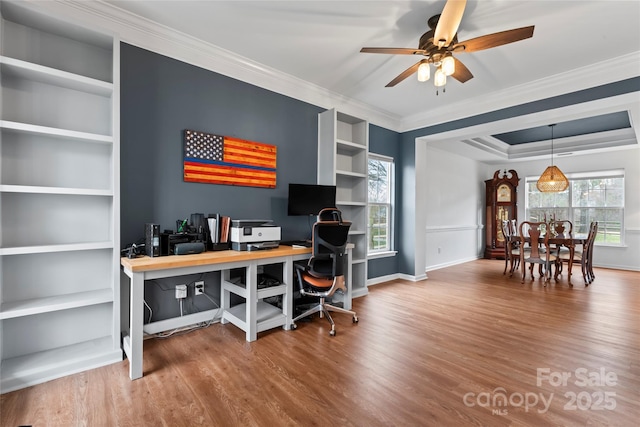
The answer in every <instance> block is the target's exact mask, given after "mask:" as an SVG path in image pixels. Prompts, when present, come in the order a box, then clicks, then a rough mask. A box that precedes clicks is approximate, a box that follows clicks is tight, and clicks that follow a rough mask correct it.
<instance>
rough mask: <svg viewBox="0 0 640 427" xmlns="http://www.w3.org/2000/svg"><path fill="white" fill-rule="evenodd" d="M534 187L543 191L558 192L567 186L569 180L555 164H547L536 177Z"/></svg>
mask: <svg viewBox="0 0 640 427" xmlns="http://www.w3.org/2000/svg"><path fill="white" fill-rule="evenodd" d="M536 187H538V190H539V191H541V192H543V193H559V192H561V191H564V190H566V189H567V188H568V187H569V180H568V179H567V177H566V176H564V174H563V173H562V171H561V170H560V169H558V167H557V166H549V167H548V168H546V169H545V170H544V172H543V173H542V175H541V176H540V179H538V182H537V183H536Z"/></svg>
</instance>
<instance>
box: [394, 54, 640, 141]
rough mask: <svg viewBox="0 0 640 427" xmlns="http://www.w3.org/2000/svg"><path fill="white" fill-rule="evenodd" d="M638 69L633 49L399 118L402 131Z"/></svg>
mask: <svg viewBox="0 0 640 427" xmlns="http://www.w3.org/2000/svg"><path fill="white" fill-rule="evenodd" d="M638 70H640V55H639V54H638V52H634V53H631V54H628V55H625V56H621V57H618V58H614V59H611V60H608V61H602V62H599V63H597V64H593V65H589V66H587V67H583V68H579V69H575V70H572V71H570V72H566V73H561V74H556V75H554V76H551V77H547V78H544V79H540V80H536V81H533V82H530V83H526V84H523V85H520V86H516V87H510V88H506V89H504V90H501V91H498V92H495V93H493V94H491V95H489V96H483V97H482V99H481V100H478V101H477V102H474V99H473V98H472V99H468V100H465V101H464V102H459V103H456V104H452V105H449V106H446V107H443V108H439V109H438V110H437V111H435V110H434V111H428V112H425V113H421V114H416V115H414V116H410V117H407V118H405V119H403V120H402V125H401V132H407V131H409V130H415V129H420V128H423V127H429V126H434V125H437V124H440V123H446V122H451V121H455V120H459V119H463V118H466V117H472V116H475V115H479V114H482V113H486V112H487V111H496V110H500V109H503V108H508V107H512V106H515V105H521V104H526V103H528V102H533V101H538V100H541V99H546V98H552V97H554V96H559V95H562V94H567V93H571V92H577V91H580V90H584V89H589V88H592V87H596V86H600V85H604V84H607V83H613V82H617V81H620V80H625V79H628V78H632V77H637V76H638V75H639V73H638Z"/></svg>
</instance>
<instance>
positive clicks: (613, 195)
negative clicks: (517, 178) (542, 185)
mask: <svg viewBox="0 0 640 427" xmlns="http://www.w3.org/2000/svg"><path fill="white" fill-rule="evenodd" d="M567 178H569V188H568V189H567V190H565V191H563V192H561V193H541V192H539V191H538V189H537V188H536V181H537V178H527V179H526V198H525V211H526V216H527V219H528V220H529V221H544V220H545V218H546V219H547V220H548V219H551V218H557V219H569V220H570V221H571V222H572V223H573V231H574V233H579V234H586V233H588V232H589V224H590V223H591V221H598V234H597V236H596V243H600V244H606V245H622V244H623V243H624V172H623V171H610V172H600V173H589V174H573V175H570V176H569V175H567Z"/></svg>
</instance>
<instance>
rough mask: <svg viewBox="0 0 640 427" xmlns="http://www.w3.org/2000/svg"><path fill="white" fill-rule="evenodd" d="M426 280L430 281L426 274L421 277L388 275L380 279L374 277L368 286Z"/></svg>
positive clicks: (369, 280)
mask: <svg viewBox="0 0 640 427" xmlns="http://www.w3.org/2000/svg"><path fill="white" fill-rule="evenodd" d="M425 279H428V277H427V274H426V273H425V274H422V275H420V276H412V275H409V274H403V273H395V274H388V275H386V276H379V277H374V278H372V279H368V280H367V286H373V285H378V284H380V283H386V282H391V281H393V280H407V281H409V282H419V281H420V280H425Z"/></svg>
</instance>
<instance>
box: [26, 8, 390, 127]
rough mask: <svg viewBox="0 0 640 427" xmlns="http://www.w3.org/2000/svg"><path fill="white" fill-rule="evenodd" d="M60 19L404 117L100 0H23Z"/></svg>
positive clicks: (247, 78)
mask: <svg viewBox="0 0 640 427" xmlns="http://www.w3.org/2000/svg"><path fill="white" fill-rule="evenodd" d="M24 2H25V3H29V4H30V5H31V6H32V7H33V8H36V9H46V11H47V12H49V13H52V14H55V15H56V16H58V17H60V18H61V19H68V20H70V21H72V22H75V23H80V24H81V25H83V26H85V27H89V28H93V29H96V30H99V31H102V32H108V33H110V34H113V35H114V36H117V37H118V38H119V39H120V40H121V41H123V42H125V43H128V44H131V45H134V46H137V47H140V48H143V49H146V50H149V51H152V52H155V53H159V54H161V55H164V56H167V57H169V58H173V59H176V60H179V61H182V62H185V63H188V64H191V65H195V66H198V67H201V68H204V69H206V70H209V71H213V72H216V73H219V74H222V75H224V76H227V77H231V78H233V79H236V80H240V81H243V82H245V83H249V84H252V85H254V86H258V87H261V88H263V89H267V90H270V91H273V92H275V93H279V94H281V95H285V96H288V97H290V98H294V99H297V100H300V101H303V102H307V103H309V104H312V105H316V106H319V107H322V108H327V109H330V108H336V109H338V110H340V111H341V112H344V113H346V114H351V115H354V116H357V117H366V118H367V119H368V120H369V121H370V122H375V123H376V124H377V125H380V126H382V127H385V128H387V129H391V130H395V131H398V130H399V128H400V123H401V117H400V116H397V115H394V114H392V113H389V112H388V111H384V110H381V109H378V108H375V107H373V106H371V105H369V104H366V103H363V102H360V101H356V100H354V99H351V98H348V97H346V96H343V95H340V94H339V93H336V92H332V91H329V90H327V89H324V88H322V87H320V86H317V85H314V84H311V83H309V82H307V81H304V80H302V79H299V78H297V77H294V76H291V75H288V74H285V73H282V72H281V71H278V70H275V69H273V68H270V67H267V66H265V65H264V64H260V63H258V62H255V61H253V60H251V59H248V58H245V57H242V56H240V55H237V54H235V53H233V52H230V51H228V50H225V49H222V48H220V47H218V46H215V45H213V44H211V43H207V42H204V41H202V40H200V39H197V38H195V37H192V36H189V35H187V34H185V33H182V32H179V31H176V30H174V29H172V28H169V27H166V26H163V25H160V24H158V23H156V22H153V21H151V20H148V19H146V18H142V17H140V16H137V15H134V14H131V13H129V12H127V11H125V10H122V9H120V8H118V7H116V6H114V5H112V4H109V3H105V2H103V1H101V0H96V1H78V0H68V1H65V0H54V1H48V2H42V1H38V0H24Z"/></svg>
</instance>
